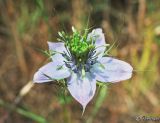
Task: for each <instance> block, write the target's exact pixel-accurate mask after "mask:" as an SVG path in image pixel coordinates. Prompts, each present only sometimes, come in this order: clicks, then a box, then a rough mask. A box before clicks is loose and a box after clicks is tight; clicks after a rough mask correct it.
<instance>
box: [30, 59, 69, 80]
mask: <svg viewBox="0 0 160 123" xmlns="http://www.w3.org/2000/svg"><path fill="white" fill-rule="evenodd" d="M69 76H70V71H69V69H68V68H67V67H66V66H65V65H63V66H62V65H61V64H59V62H58V59H57V61H55V62H50V63H48V64H46V65H44V66H43V67H41V68H40V69H39V70H38V71H37V72H36V73H35V74H34V78H33V81H34V82H35V83H43V82H50V81H53V80H60V79H64V78H67V77H69Z"/></svg>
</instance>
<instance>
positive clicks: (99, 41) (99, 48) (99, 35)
mask: <svg viewBox="0 0 160 123" xmlns="http://www.w3.org/2000/svg"><path fill="white" fill-rule="evenodd" d="M91 39H92V40H95V46H96V53H98V54H99V55H98V59H100V58H101V57H102V56H103V54H104V51H105V49H106V47H105V45H106V42H105V37H104V33H103V32H102V29H101V28H97V29H94V30H92V32H91V33H89V34H88V37H87V40H91Z"/></svg>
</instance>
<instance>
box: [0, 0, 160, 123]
mask: <svg viewBox="0 0 160 123" xmlns="http://www.w3.org/2000/svg"><path fill="white" fill-rule="evenodd" d="M88 20H89V27H91V28H92V29H93V28H97V27H100V28H103V31H104V33H105V37H106V42H107V43H110V44H113V43H114V42H115V45H114V47H113V48H112V50H111V51H110V55H111V56H113V57H116V58H119V59H121V60H124V61H126V62H129V63H130V64H131V65H132V66H133V67H134V73H133V77H132V78H131V79H130V80H128V81H123V82H119V83H116V84H108V86H104V87H97V92H96V94H95V96H94V99H93V100H92V101H91V102H90V103H89V105H88V107H87V109H86V111H85V114H84V116H83V117H81V113H82V108H81V106H80V104H78V103H77V102H76V101H75V100H74V99H73V98H72V97H71V96H70V95H69V94H66V95H65V99H64V95H63V94H62V89H61V88H60V87H59V86H57V85H56V84H54V82H53V83H47V84H46V83H45V84H33V83H32V78H33V75H34V72H35V71H36V70H37V69H38V68H39V67H40V66H42V65H43V64H45V63H47V62H48V61H47V57H46V56H45V55H44V54H43V53H42V52H41V50H46V49H47V48H48V46H47V41H48V40H49V41H56V40H57V37H58V34H57V32H58V31H62V30H64V31H66V32H68V33H70V32H71V26H72V25H73V26H75V27H76V28H77V29H79V30H81V29H84V28H85V27H86V25H87V22H88ZM159 47H160V1H159V0H152V1H151V0H14V1H13V0H0V123H135V122H137V121H136V116H143V115H144V116H148V117H158V116H159V117H160V100H159V99H160V76H159V75H160V64H159V62H160V49H159Z"/></svg>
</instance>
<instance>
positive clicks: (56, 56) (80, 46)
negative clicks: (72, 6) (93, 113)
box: [33, 28, 133, 110]
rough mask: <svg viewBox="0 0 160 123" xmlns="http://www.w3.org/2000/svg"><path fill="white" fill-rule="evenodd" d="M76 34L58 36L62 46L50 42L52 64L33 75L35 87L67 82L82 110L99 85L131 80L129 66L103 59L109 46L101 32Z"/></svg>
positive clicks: (110, 58)
mask: <svg viewBox="0 0 160 123" xmlns="http://www.w3.org/2000/svg"><path fill="white" fill-rule="evenodd" d="M72 30H73V34H72V35H66V34H65V33H64V32H59V35H60V37H61V39H60V40H62V41H63V42H59V43H52V42H48V45H49V51H50V52H51V54H52V55H51V58H52V62H50V63H48V64H46V65H44V66H43V67H41V68H40V69H39V70H38V71H37V72H36V73H35V75H34V79H33V81H34V82H35V83H44V82H50V81H53V80H61V79H65V80H66V84H67V88H68V90H69V92H70V94H71V95H72V96H73V97H74V99H76V100H77V101H78V102H79V103H80V104H81V105H82V106H83V110H84V109H85V107H86V105H87V104H88V103H89V102H90V100H91V99H92V98H93V96H94V94H95V91H96V82H97V81H100V82H104V83H106V82H112V83H114V82H119V81H122V80H126V79H129V78H131V76H132V70H133V68H132V67H131V65H130V64H128V63H126V62H124V61H121V60H118V59H115V58H112V57H104V55H105V51H107V48H106V47H107V46H108V44H106V43H105V37H104V34H103V32H102V29H100V28H97V29H94V30H93V31H92V32H91V33H88V30H87V31H85V33H84V34H83V35H81V34H80V33H79V32H78V31H77V30H75V28H72Z"/></svg>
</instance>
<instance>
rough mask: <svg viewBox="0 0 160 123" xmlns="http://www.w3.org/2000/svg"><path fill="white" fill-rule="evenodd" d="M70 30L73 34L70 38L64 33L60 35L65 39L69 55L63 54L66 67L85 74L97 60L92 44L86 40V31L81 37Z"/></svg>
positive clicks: (76, 32)
mask: <svg viewBox="0 0 160 123" xmlns="http://www.w3.org/2000/svg"><path fill="white" fill-rule="evenodd" d="M72 30H73V34H72V35H70V36H68V35H66V34H65V33H64V32H62V33H60V36H61V37H62V36H63V37H62V38H63V39H65V46H66V48H67V50H68V54H69V56H67V54H64V57H65V58H66V59H67V62H66V66H67V67H69V68H71V69H72V70H73V71H75V72H79V71H80V72H82V71H85V72H87V71H89V69H90V67H91V65H93V64H94V63H95V62H96V60H97V57H96V55H95V54H96V51H95V46H94V45H93V44H94V43H93V41H92V40H88V39H87V36H88V31H87V32H86V31H85V33H84V34H83V35H81V34H80V33H79V32H78V31H77V30H75V29H74V28H73V29H72Z"/></svg>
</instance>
